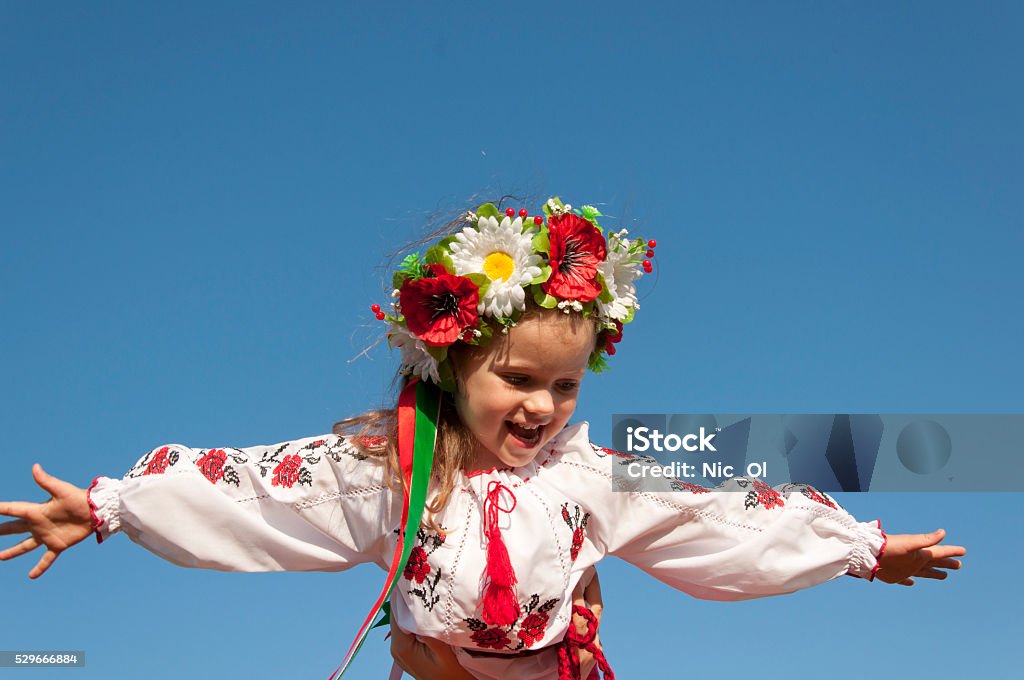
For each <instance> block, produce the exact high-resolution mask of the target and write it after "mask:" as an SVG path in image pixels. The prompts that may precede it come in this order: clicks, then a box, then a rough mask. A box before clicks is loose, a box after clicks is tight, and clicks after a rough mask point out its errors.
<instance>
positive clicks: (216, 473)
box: [196, 449, 228, 483]
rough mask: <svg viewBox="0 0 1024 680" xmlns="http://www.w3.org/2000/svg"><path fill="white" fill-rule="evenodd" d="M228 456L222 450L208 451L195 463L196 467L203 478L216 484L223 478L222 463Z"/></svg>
mask: <svg viewBox="0 0 1024 680" xmlns="http://www.w3.org/2000/svg"><path fill="white" fill-rule="evenodd" d="M227 459H228V454H226V453H224V450H223V449H210V450H209V451H207V452H206V455H204V456H203V457H202V458H200V459H199V460H197V461H196V467H197V468H199V471H200V472H202V473H203V476H204V477H206V478H207V479H209V480H210V481H211V482H213V483H216V482H217V481H218V480H219V479H220V478H221V477H223V476H224V462H225V461H226V460H227Z"/></svg>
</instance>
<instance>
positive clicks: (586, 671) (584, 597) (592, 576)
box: [572, 567, 604, 679]
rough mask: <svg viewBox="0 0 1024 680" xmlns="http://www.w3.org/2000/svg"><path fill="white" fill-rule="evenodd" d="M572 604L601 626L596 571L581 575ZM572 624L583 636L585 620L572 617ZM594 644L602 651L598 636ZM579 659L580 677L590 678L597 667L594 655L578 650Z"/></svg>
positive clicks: (580, 617)
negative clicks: (586, 610)
mask: <svg viewBox="0 0 1024 680" xmlns="http://www.w3.org/2000/svg"><path fill="white" fill-rule="evenodd" d="M572 603H573V604H574V605H579V606H581V607H586V608H587V609H589V610H590V612H591V613H592V614H593V615H594V618H596V619H597V623H598V627H600V624H601V614H602V613H603V612H604V599H602V597H601V583H600V581H598V580H597V570H596V569H594V568H593V567H591V568H590V569H588V570H587V571H585V572H584V573H583V578H581V579H580V582H579V583H577V584H576V589H575V590H573V591H572ZM572 622H573V624H574V625H575V626H576V632H577V633H579V634H580V635H583V634H585V633H586V632H587V620H586V619H584V618H583V617H582V616H577V615H576V614H573V615H572ZM594 644H595V645H596V646H597V648H598V649H601V650H603V649H604V648H603V647H602V646H601V636H600V634H595V635H594ZM578 653H579V657H580V677H581V678H584V679H586V678H588V677H590V673H591V671H593V670H594V666H596V665H597V659H595V658H594V655H593V654H591V653H590V652H588V651H587V650H585V649H580V650H578Z"/></svg>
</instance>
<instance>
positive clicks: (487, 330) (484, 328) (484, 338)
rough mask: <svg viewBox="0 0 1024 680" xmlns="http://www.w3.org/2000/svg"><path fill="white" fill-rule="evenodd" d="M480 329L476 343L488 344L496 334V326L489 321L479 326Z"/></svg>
mask: <svg viewBox="0 0 1024 680" xmlns="http://www.w3.org/2000/svg"><path fill="white" fill-rule="evenodd" d="M477 330H478V331H480V337H479V338H477V339H476V342H475V344H477V345H486V344H487V342H488V341H489V340H490V339H491V338H492V337H493V336H494V328H492V327H491V324H489V323H482V324H480V326H479V327H478V328H477Z"/></svg>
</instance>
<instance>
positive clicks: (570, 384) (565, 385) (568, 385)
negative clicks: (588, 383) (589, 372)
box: [558, 380, 580, 392]
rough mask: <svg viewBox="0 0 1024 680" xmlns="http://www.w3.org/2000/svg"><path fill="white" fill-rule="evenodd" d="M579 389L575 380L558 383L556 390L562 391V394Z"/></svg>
mask: <svg viewBox="0 0 1024 680" xmlns="http://www.w3.org/2000/svg"><path fill="white" fill-rule="evenodd" d="M579 388H580V384H579V383H578V382H576V381H575V380H563V381H562V382H560V383H558V389H560V390H562V391H563V392H575V391H576V390H578V389H579Z"/></svg>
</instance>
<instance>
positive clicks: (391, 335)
mask: <svg viewBox="0 0 1024 680" xmlns="http://www.w3.org/2000/svg"><path fill="white" fill-rule="evenodd" d="M388 343H389V344H390V345H391V346H392V347H397V348H398V349H399V350H401V352H402V372H404V373H411V374H412V375H416V376H419V377H420V378H423V379H424V380H430V381H432V382H433V383H434V384H435V385H439V384H440V383H441V379H440V378H439V377H438V375H437V359H435V358H434V357H432V356H430V354H429V353H428V352H427V346H426V344H424V342H423V341H422V340H420V339H419V338H417V337H416V336H415V335H413V333H412V332H411V331H410V330H409V329H408V328H403V327H402V326H398V325H396V324H392V325H391V330H390V331H388Z"/></svg>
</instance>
